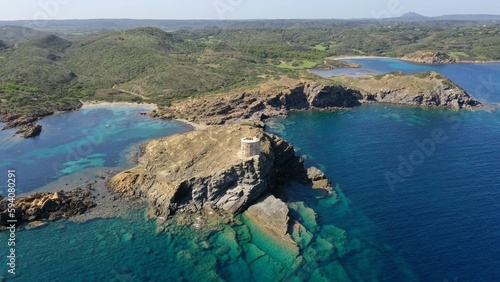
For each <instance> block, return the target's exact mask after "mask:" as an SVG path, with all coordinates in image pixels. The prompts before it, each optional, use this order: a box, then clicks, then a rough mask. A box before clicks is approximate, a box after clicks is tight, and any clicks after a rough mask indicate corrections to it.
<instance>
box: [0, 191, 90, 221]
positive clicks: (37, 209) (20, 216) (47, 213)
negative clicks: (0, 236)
mask: <svg viewBox="0 0 500 282" xmlns="http://www.w3.org/2000/svg"><path fill="white" fill-rule="evenodd" d="M0 197H1V196H0ZM95 206H96V205H95V203H94V202H93V201H92V199H91V195H90V192H89V191H85V190H83V189H81V188H77V189H74V190H71V191H67V192H65V191H59V192H55V193H34V194H31V195H29V196H26V197H20V198H17V199H16V201H15V212H14V213H9V201H8V199H4V198H0V225H2V226H8V225H9V223H8V220H12V219H16V220H17V224H18V225H20V224H22V223H29V222H34V221H40V220H57V219H61V218H69V217H71V216H75V215H80V214H83V213H85V212H86V211H88V210H89V209H92V208H94V207H95ZM11 215H14V218H12V216H11Z"/></svg>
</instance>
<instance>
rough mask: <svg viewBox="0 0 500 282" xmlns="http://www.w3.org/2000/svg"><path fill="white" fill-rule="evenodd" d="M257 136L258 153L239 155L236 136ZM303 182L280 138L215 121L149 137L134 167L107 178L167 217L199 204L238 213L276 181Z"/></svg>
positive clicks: (298, 164)
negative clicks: (190, 129) (202, 127)
mask: <svg viewBox="0 0 500 282" xmlns="http://www.w3.org/2000/svg"><path fill="white" fill-rule="evenodd" d="M253 136H256V137H258V138H260V140H261V147H262V151H261V153H260V154H259V155H257V156H254V157H250V158H244V157H242V156H241V155H240V146H241V143H240V142H241V138H244V137H253ZM287 179H297V180H299V181H304V182H307V175H306V173H305V170H304V167H303V163H302V160H301V159H300V158H298V157H296V156H295V152H294V149H293V147H292V146H291V145H290V144H288V143H287V142H286V141H284V140H282V139H280V138H278V137H276V136H273V135H270V134H267V133H265V132H263V130H262V129H260V128H256V127H251V126H240V125H233V126H224V127H221V126H215V127H210V128H208V129H206V130H198V131H195V132H190V133H187V134H182V135H176V136H172V137H167V138H164V139H160V140H154V141H152V142H150V143H149V144H148V145H147V146H146V149H145V154H144V156H143V157H141V159H140V162H139V165H138V166H137V167H136V168H133V169H131V170H128V171H125V172H122V173H120V174H118V175H116V176H115V177H113V178H112V179H111V181H110V186H111V187H112V188H113V189H114V190H115V191H117V192H119V193H122V194H123V195H125V196H129V197H142V198H146V199H147V201H148V202H149V204H150V214H151V215H154V216H157V217H167V216H170V215H173V214H174V213H176V212H178V211H187V212H195V211H199V210H201V209H203V208H209V209H213V210H220V211H225V212H229V213H241V212H243V211H245V210H246V209H247V208H248V207H249V206H250V205H252V204H253V203H255V202H256V201H257V200H258V199H259V198H260V197H261V196H263V195H264V194H266V193H268V192H270V191H272V190H273V188H274V187H275V185H276V184H277V183H278V182H280V181H285V180H287Z"/></svg>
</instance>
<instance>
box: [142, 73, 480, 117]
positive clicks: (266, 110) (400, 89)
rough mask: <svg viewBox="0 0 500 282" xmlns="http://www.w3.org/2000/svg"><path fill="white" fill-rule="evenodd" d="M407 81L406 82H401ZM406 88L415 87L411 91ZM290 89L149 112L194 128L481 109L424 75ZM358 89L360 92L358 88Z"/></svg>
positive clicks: (460, 92)
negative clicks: (331, 115)
mask: <svg viewBox="0 0 500 282" xmlns="http://www.w3.org/2000/svg"><path fill="white" fill-rule="evenodd" d="M405 80H408V81H405ZM401 81H404V82H405V83H407V84H411V85H416V86H415V88H414V89H412V88H409V87H406V86H405V85H404V83H401ZM294 83H295V85H293V84H292V85H290V84H289V85H288V86H282V87H281V88H277V89H272V90H267V91H260V90H256V91H246V92H243V93H234V94H227V95H216V96H212V97H208V98H199V99H189V100H185V101H181V102H178V103H176V104H174V105H172V106H170V107H165V108H159V109H157V110H153V111H152V112H150V116H152V117H154V118H163V119H177V120H185V121H187V122H189V123H195V124H198V125H200V126H206V125H222V124H231V123H241V122H251V123H254V122H257V123H259V122H261V121H263V120H265V119H267V118H270V117H280V116H286V115H287V113H288V112H289V111H296V110H310V109H316V110H324V109H326V110H335V109H343V108H352V107H356V106H360V105H362V104H367V103H387V104H397V105H409V106H417V107H438V108H450V109H455V110H460V109H473V108H476V107H481V106H482V105H481V103H480V102H479V101H477V100H476V99H474V98H473V97H471V96H470V95H469V94H468V93H466V92H465V91H464V90H463V89H461V88H460V87H459V86H457V85H456V84H454V83H453V82H451V81H450V80H448V79H447V78H445V77H444V76H442V75H440V74H438V73H436V72H430V73H428V74H425V76H423V75H422V77H418V76H415V75H403V74H387V75H384V76H382V77H381V78H378V77H377V78H373V77H371V78H369V79H365V80H363V79H349V80H348V81H345V82H343V83H341V84H332V85H323V84H317V83H314V82H311V81H295V82H294ZM359 84H361V87H362V88H361V87H360V86H359Z"/></svg>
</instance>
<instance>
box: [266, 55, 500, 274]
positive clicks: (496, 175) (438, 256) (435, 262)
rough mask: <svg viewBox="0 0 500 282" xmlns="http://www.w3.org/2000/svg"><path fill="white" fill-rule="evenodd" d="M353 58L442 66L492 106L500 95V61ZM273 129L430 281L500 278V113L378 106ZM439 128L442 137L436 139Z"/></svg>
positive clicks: (307, 116) (387, 65)
mask: <svg viewBox="0 0 500 282" xmlns="http://www.w3.org/2000/svg"><path fill="white" fill-rule="evenodd" d="M349 61H352V62H356V63H359V64H361V65H362V66H363V67H366V68H367V69H369V70H370V71H371V72H374V73H380V72H390V71H394V70H402V71H404V72H407V73H411V72H416V71H429V70H436V71H439V72H442V73H444V74H445V75H447V76H448V77H450V78H451V79H452V80H454V81H455V82H456V83H458V84H459V85H460V86H462V87H464V88H465V89H466V90H467V91H468V92H469V93H471V94H472V95H474V96H476V97H478V98H480V99H482V100H483V101H486V102H487V103H489V102H498V101H500V87H499V86H500V84H499V82H500V76H499V74H500V65H499V64H482V65H469V64H457V65H440V66H428V65H417V64H412V63H406V62H402V61H399V60H392V59H388V60H385V59H384V60H380V59H363V60H349ZM273 126H274V129H273V131H275V132H277V133H278V134H280V135H282V136H283V137H284V138H286V139H287V140H288V141H290V142H291V143H292V144H294V145H295V146H296V147H297V148H298V149H299V151H300V153H302V154H305V155H306V156H307V160H308V162H309V163H311V164H321V165H322V167H323V168H324V169H325V170H326V171H327V174H328V176H329V177H331V178H332V179H334V180H335V181H336V182H337V183H338V184H339V185H340V187H341V188H342V190H343V191H344V193H345V194H346V196H347V197H348V198H349V199H350V200H351V201H352V205H353V206H355V207H357V208H359V209H360V210H361V211H362V212H363V213H364V214H366V216H367V217H369V218H370V219H371V220H373V222H374V223H375V225H376V226H377V227H378V228H381V229H382V230H383V233H384V234H385V235H384V237H385V238H384V239H385V240H387V241H388V242H389V243H390V244H391V245H392V246H394V247H395V248H396V250H397V251H399V252H400V254H401V255H402V256H403V257H404V258H405V259H406V260H407V261H408V262H409V263H410V264H411V265H412V267H413V269H414V270H415V272H416V274H417V276H418V277H419V278H420V279H421V280H422V281H445V280H448V281H453V280H458V281H500V267H499V265H500V247H499V246H500V148H499V146H498V145H499V144H500V113H499V112H498V111H496V112H493V113H489V112H485V111H477V112H460V113H458V112H453V111H447V110H429V109H420V108H408V107H396V106H384V105H369V106H362V107H360V108H356V109H353V110H348V111H342V112H336V113H325V112H302V113H293V114H291V115H290V117H289V118H287V119H285V120H283V121H278V122H276V123H275V124H274V125H273ZM433 134H434V135H435V136H439V137H440V138H436V139H437V140H438V141H439V142H436V141H432V142H429V140H431V139H432V138H433ZM423 144H425V147H422V146H423ZM422 148H423V149H422ZM411 162H413V164H412V163H411ZM408 164H409V165H408ZM409 166H411V167H409ZM400 168H401V170H399V169H400ZM340 226H342V225H340Z"/></svg>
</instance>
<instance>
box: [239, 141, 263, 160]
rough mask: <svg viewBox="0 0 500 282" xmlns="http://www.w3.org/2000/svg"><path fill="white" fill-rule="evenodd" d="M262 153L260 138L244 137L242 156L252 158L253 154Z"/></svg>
mask: <svg viewBox="0 0 500 282" xmlns="http://www.w3.org/2000/svg"><path fill="white" fill-rule="evenodd" d="M259 154H260V139H259V138H257V137H254V138H242V139H241V156H242V157H244V158H250V157H253V156H258V155H259Z"/></svg>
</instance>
